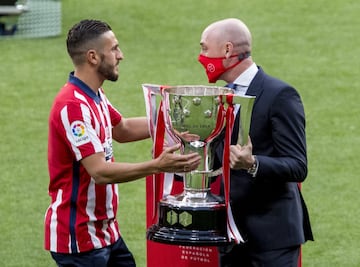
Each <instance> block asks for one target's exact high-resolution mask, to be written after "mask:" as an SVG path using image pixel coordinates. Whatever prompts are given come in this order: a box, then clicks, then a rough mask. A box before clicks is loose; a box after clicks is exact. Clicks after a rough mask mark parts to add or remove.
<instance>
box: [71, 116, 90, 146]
mask: <svg viewBox="0 0 360 267" xmlns="http://www.w3.org/2000/svg"><path fill="white" fill-rule="evenodd" d="M70 127H71V131H72V134H73V137H74V142H75V145H77V146H80V145H82V144H85V143H87V142H89V141H90V138H89V135H88V134H87V132H86V128H85V124H84V123H83V122H82V121H74V122H73V123H71V126H70Z"/></svg>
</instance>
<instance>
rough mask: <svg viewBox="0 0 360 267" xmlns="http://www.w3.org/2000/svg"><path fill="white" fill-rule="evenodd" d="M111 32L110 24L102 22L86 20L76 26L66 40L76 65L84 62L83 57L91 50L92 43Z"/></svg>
mask: <svg viewBox="0 0 360 267" xmlns="http://www.w3.org/2000/svg"><path fill="white" fill-rule="evenodd" d="M111 30H112V29H111V27H110V25H109V24H107V23H106V22H103V21H100V20H90V19H85V20H82V21H80V22H79V23H77V24H75V25H74V26H73V27H72V28H71V29H70V30H69V32H68V36H67V40H66V46H67V51H68V53H69V56H70V57H71V58H72V60H73V61H74V63H80V62H81V61H82V60H81V58H82V56H81V55H82V54H84V53H85V52H86V51H87V50H88V49H90V47H89V44H91V41H93V40H96V39H97V38H98V37H99V36H100V35H102V34H103V33H105V32H108V31H111Z"/></svg>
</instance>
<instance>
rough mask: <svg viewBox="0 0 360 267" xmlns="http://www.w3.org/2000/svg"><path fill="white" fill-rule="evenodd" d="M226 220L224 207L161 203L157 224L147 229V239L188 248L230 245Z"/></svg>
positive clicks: (221, 205) (222, 205)
mask: <svg viewBox="0 0 360 267" xmlns="http://www.w3.org/2000/svg"><path fill="white" fill-rule="evenodd" d="M226 218H227V216H226V208H225V205H224V204H220V203H219V204H218V205H213V206H210V207H205V206H201V207H199V206H197V207H191V206H175V205H173V204H171V203H167V202H164V201H162V202H160V203H159V220H158V224H156V225H152V226H151V227H150V228H149V229H148V231H147V239H149V240H152V241H155V242H160V243H166V244H173V245H185V246H225V245H229V244H230V243H231V242H229V241H228V238H227V234H226V233H227V231H226V229H227V228H226Z"/></svg>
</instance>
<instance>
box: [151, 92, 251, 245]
mask: <svg viewBox="0 0 360 267" xmlns="http://www.w3.org/2000/svg"><path fill="white" fill-rule="evenodd" d="M232 93H233V91H232V90H231V89H229V88H225V87H215V86H174V87H168V88H165V89H163V90H162V92H161V94H162V101H163V104H164V105H163V107H164V121H165V127H166V129H167V130H168V132H169V133H170V135H171V136H172V138H173V139H175V140H176V141H177V142H181V143H182V153H185V154H186V153H191V152H197V153H198V154H199V155H201V159H202V160H201V163H200V165H199V167H198V168H197V169H196V170H194V171H191V172H186V170H184V173H183V174H175V175H177V176H180V177H182V179H183V183H184V191H183V192H182V193H181V194H179V195H167V196H166V197H164V198H163V199H162V200H161V201H160V203H159V217H158V223H157V224H155V225H153V226H151V227H150V228H149V229H148V231H147V238H148V239H150V240H153V241H157V242H162V243H170V244H182V245H214V246H219V245H225V244H228V243H229V240H228V237H227V234H226V232H227V213H226V207H225V203H224V198H223V197H221V196H219V195H214V194H212V193H211V187H210V185H211V180H212V179H213V177H214V176H215V175H217V174H219V173H220V174H221V170H220V172H219V170H214V169H213V165H214V156H215V149H216V147H217V146H216V144H217V143H218V142H220V141H222V138H220V137H221V136H222V135H221V133H222V131H223V130H224V126H225V124H226V118H225V113H226V108H225V101H224V100H225V97H226V95H229V94H232ZM253 100H254V97H238V98H237V97H234V102H236V101H237V102H238V104H240V110H241V111H242V112H243V113H244V114H246V117H248V118H242V119H240V125H242V126H243V127H241V130H240V131H239V138H238V139H239V140H240V141H241V143H244V142H245V141H246V140H247V135H248V131H249V124H250V116H251V110H252V105H253Z"/></svg>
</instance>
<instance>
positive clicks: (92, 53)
mask: <svg viewBox="0 0 360 267" xmlns="http://www.w3.org/2000/svg"><path fill="white" fill-rule="evenodd" d="M86 59H87V61H88V62H89V63H91V64H93V65H97V64H98V62H99V56H98V54H97V53H96V50H94V49H90V50H88V51H87V53H86Z"/></svg>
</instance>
